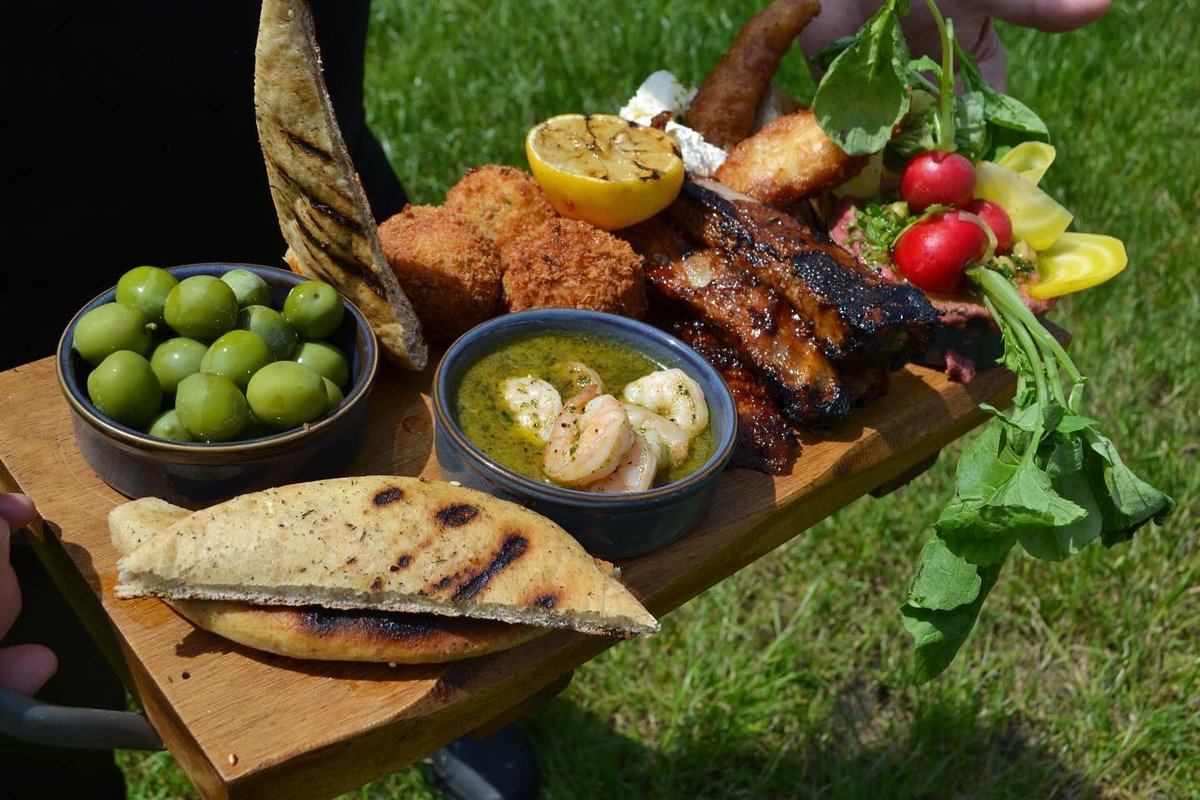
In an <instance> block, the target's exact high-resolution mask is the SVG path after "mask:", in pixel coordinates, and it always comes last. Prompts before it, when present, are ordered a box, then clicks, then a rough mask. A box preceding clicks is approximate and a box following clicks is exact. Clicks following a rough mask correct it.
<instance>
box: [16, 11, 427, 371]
mask: <svg viewBox="0 0 1200 800" xmlns="http://www.w3.org/2000/svg"><path fill="white" fill-rule="evenodd" d="M312 5H313V13H314V17H315V25H316V30H317V38H318V41H319V42H320V44H321V54H322V60H323V64H324V70H325V81H326V84H327V86H328V89H329V94H330V97H331V98H332V100H333V104H334V109H335V113H336V115H337V119H338V123H339V126H340V127H341V130H342V134H343V136H344V137H345V139H346V144H347V147H348V148H349V150H350V153H351V157H352V158H353V159H354V162H355V165H356V167H357V169H358V171H359V174H360V175H361V177H362V179H363V184H364V187H365V189H366V191H367V195H368V197H369V198H370V199H371V203H372V205H373V207H374V211H375V213H376V216H377V217H378V218H379V219H383V218H386V217H387V216H390V215H391V214H393V213H395V212H396V211H399V210H400V209H401V208H403V206H404V204H405V202H406V198H405V195H404V190H403V189H402V188H401V186H400V183H399V181H398V180H397V178H396V176H395V174H394V172H393V171H392V169H391V167H390V166H389V164H388V161H387V158H386V156H385V155H384V153H383V150H382V148H381V147H380V145H379V143H378V142H377V141H376V139H375V138H374V136H372V134H371V132H370V130H369V129H368V128H367V126H366V118H365V112H364V109H363V54H364V49H365V45H366V34H367V24H368V21H369V5H370V3H369V0H314V2H313V4H312ZM259 10H260V4H258V3H252V2H246V0H210V1H209V2H204V3H196V2H168V3H164V2H161V1H160V0H127V1H126V2H121V3H83V2H69V3H66V4H57V3H19V4H16V5H15V6H14V7H13V8H11V9H9V10H8V11H7V12H6V14H5V17H6V19H5V24H4V25H3V26H2V27H0V65H2V72H0V74H2V75H3V76H4V77H3V80H2V81H0V103H2V105H0V107H2V108H4V110H5V119H6V124H5V128H6V136H5V139H6V141H8V143H9V144H8V145H7V147H6V148H5V151H6V152H5V155H6V156H7V158H6V164H5V169H4V173H5V177H4V178H3V180H2V181H0V220H3V222H2V223H0V224H2V225H3V238H4V244H5V247H4V250H5V255H6V259H5V260H6V262H7V263H5V265H4V268H3V270H2V271H0V274H3V275H4V278H3V287H2V288H0V315H2V316H0V319H3V320H4V321H5V322H6V323H7V324H8V325H9V326H10V327H9V335H6V336H5V337H4V340H3V345H2V346H0V369H8V368H10V367H12V366H16V365H17V364H20V363H24V362H26V361H30V360H33V359H35V358H41V357H42V356H46V355H49V354H51V353H52V352H53V350H54V348H55V346H56V345H57V341H58V336H59V334H60V333H61V332H62V329H63V328H64V327H66V324H67V322H69V320H70V316H71V314H73V313H74V312H75V311H76V310H77V309H78V308H79V307H80V306H82V305H83V304H84V303H86V302H87V301H88V300H89V299H91V298H92V297H94V296H95V295H97V294H99V293H100V292H102V291H103V290H105V289H106V288H108V287H110V286H112V285H113V284H115V283H116V281H117V278H119V277H120V275H121V273H123V272H124V271H125V270H127V269H129V268H131V267H135V266H137V265H139V264H153V265H155V266H162V267H169V266H176V265H179V264H189V263H195V262H199V261H241V262H250V263H259V264H272V265H278V266H282V260H281V259H282V255H283V252H284V250H285V249H286V245H285V244H284V242H283V237H282V235H281V234H280V232H279V223H278V221H277V220H276V217H275V210H274V206H273V205H272V203H271V196H270V191H269V189H268V187H267V176H266V168H265V167H264V165H263V159H262V154H261V152H260V150H259V145H258V134H257V131H256V130H255V126H254V44H255V39H256V36H257V31H258V15H259ZM22 311H31V312H32V313H33V314H34V315H35V323H34V324H33V325H29V324H25V325H22V326H21V328H20V334H19V335H13V334H14V333H15V331H16V330H17V329H16V328H14V327H11V326H12V325H13V323H14V322H15V319H17V318H18V315H19V314H20V312H22Z"/></svg>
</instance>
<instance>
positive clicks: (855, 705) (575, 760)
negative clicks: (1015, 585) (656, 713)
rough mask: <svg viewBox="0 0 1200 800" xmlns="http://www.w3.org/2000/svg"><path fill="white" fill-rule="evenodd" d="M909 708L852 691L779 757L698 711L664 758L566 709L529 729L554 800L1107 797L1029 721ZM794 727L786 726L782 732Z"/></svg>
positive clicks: (882, 691)
mask: <svg viewBox="0 0 1200 800" xmlns="http://www.w3.org/2000/svg"><path fill="white" fill-rule="evenodd" d="M899 705H901V703H899V702H893V700H892V699H891V697H890V693H889V691H888V689H887V687H885V686H883V685H882V684H874V685H867V684H865V683H856V684H852V685H850V686H848V687H846V688H845V689H844V690H843V691H842V692H841V693H840V694H839V695H838V698H837V700H836V701H835V703H834V707H833V710H832V711H831V712H830V713H829V714H828V715H827V716H826V717H825V718H824V719H820V720H817V719H812V720H809V721H807V722H805V723H804V724H805V727H804V728H803V729H801V730H799V731H798V732H797V734H796V736H795V738H793V739H792V740H791V741H790V742H789V744H788V746H786V747H785V748H782V749H778V750H775V749H772V748H771V746H770V744H769V743H770V742H771V741H779V740H780V739H781V738H785V737H784V736H783V735H782V732H781V731H779V730H775V731H771V732H767V733H762V734H760V733H759V732H757V731H755V730H750V729H747V728H746V727H743V726H741V725H739V723H738V720H737V717H736V710H734V711H733V712H732V713H731V712H730V711H729V710H728V709H719V710H718V709H713V710H711V711H700V712H698V713H697V715H696V719H695V720H694V724H693V726H692V727H691V729H690V730H689V731H688V732H686V733H685V734H682V735H677V736H676V737H675V738H674V739H673V740H671V741H668V742H664V743H663V745H662V746H661V747H660V748H659V749H655V748H652V747H647V746H645V745H643V744H641V743H639V742H637V741H634V740H633V739H631V738H629V737H627V736H625V735H622V734H620V733H617V732H615V731H614V730H612V728H611V727H610V726H609V725H608V724H607V723H606V721H605V720H604V719H599V718H597V717H595V716H593V715H592V714H590V713H587V712H584V711H582V710H580V709H579V708H578V707H577V706H575V705H573V704H572V703H571V702H569V701H567V700H563V699H561V698H560V699H558V700H555V701H553V702H552V703H550V704H548V705H547V706H545V707H544V708H543V709H542V710H541V711H539V712H538V713H537V714H535V715H534V716H533V717H530V718H529V719H527V720H526V721H525V722H524V727H525V730H526V731H527V732H528V733H529V734H530V736H531V737H532V739H533V741H534V745H535V747H536V748H537V751H538V756H539V760H540V763H541V766H542V772H543V788H544V791H545V794H546V796H548V797H560V798H564V797H638V798H679V797H696V798H699V797H703V798H734V797H737V798H743V797H750V798H808V797H819V798H822V800H826V799H837V800H840V799H841V798H863V799H864V800H865V799H866V798H871V799H874V798H906V799H909V800H959V799H962V800H966V799H967V798H971V799H972V800H973V799H974V798H1022V799H1024V798H1048V797H1056V798H1070V799H1071V800H1092V799H1093V798H1095V799H1096V800H1098V799H1099V798H1101V797H1102V796H1103V795H1102V793H1101V791H1100V789H1099V788H1098V787H1097V786H1095V785H1094V784H1092V783H1090V782H1089V781H1088V780H1087V778H1086V777H1085V776H1084V775H1083V774H1081V773H1080V772H1079V771H1078V770H1077V769H1075V768H1073V767H1072V766H1071V765H1069V764H1067V763H1064V761H1063V760H1062V758H1060V755H1061V754H1060V753H1058V752H1054V751H1053V750H1052V749H1051V748H1050V746H1049V745H1048V744H1047V743H1043V742H1041V741H1039V740H1040V739H1041V738H1043V737H1041V736H1040V735H1039V732H1038V731H1037V730H1036V729H1034V728H1033V727H1032V726H1031V725H1030V724H1029V723H1027V722H1026V721H1025V720H1024V719H1022V718H1021V717H1019V716H1006V717H987V716H983V715H980V714H979V713H978V709H977V708H976V707H974V706H962V705H957V704H955V703H954V702H953V701H949V700H946V699H945V698H944V697H942V698H938V699H937V700H934V701H932V702H930V701H929V700H928V699H926V700H922V701H919V702H918V706H917V707H916V709H901V708H898V707H897V706H899ZM802 715H803V711H802V710H801V711H798V716H802ZM616 716H617V718H618V719H619V718H620V716H621V715H620V714H619V713H618V714H617V715H616ZM787 724H788V721H784V720H781V721H780V723H779V727H781V728H782V727H783V726H785V725H787Z"/></svg>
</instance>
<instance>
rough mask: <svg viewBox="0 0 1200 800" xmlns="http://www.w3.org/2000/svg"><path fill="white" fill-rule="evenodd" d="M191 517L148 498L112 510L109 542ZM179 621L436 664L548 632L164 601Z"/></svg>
mask: <svg viewBox="0 0 1200 800" xmlns="http://www.w3.org/2000/svg"><path fill="white" fill-rule="evenodd" d="M191 513H192V512H190V511H188V510H187V509H186V508H180V507H179V506H175V505H171V504H170V503H167V502H165V501H163V500H158V499H156V498H153V497H150V498H145V499H143V500H139V501H138V502H136V503H126V504H124V505H122V506H118V507H117V508H115V509H113V512H112V514H111V515H110V516H109V528H110V530H111V533H112V541H113V544H114V545H116V547H117V549H118V550H120V551H121V552H122V553H127V552H129V551H131V550H133V549H134V548H136V547H137V546H138V545H140V544H141V543H142V542H144V541H147V540H149V539H151V538H153V537H154V536H155V535H156V534H157V533H158V532H160V531H163V530H166V529H167V528H169V527H170V526H171V525H174V524H175V523H177V522H179V521H180V520H182V519H184V518H186V517H187V516H188V515H189V514H191ZM167 603H168V604H169V605H170V606H171V607H172V608H173V609H175V611H176V612H178V613H179V615H180V616H182V617H183V618H184V619H186V620H188V621H190V622H191V623H192V624H194V625H196V626H197V627H199V628H203V629H204V630H207V631H211V632H213V633H215V634H217V635H218V636H223V637H224V638H226V639H229V640H231V641H234V642H237V643H238V644H241V645H245V646H247V647H252V648H254V649H256V650H264V651H266V652H268V653H275V654H277V655H281V656H290V657H292V658H303V659H315V660H320V661H374V662H386V663H391V664H436V663H442V662H446V661H458V660H460V659H464V658H473V657H475V656H481V655H485V654H487V653H494V652H497V651H500V650H506V649H508V648H510V647H515V646H516V645H518V644H521V643H523V642H527V641H529V640H530V639H533V638H535V637H537V636H539V635H541V634H543V633H545V632H546V631H547V630H548V629H546V628H538V627H534V626H532V625H510V624H509V623H507V622H493V621H492V620H483V619H470V618H468V617H447V616H443V615H440V614H406V613H404V612H402V611H376V610H372V609H329V608H322V607H321V606H261V605H254V604H252V603H239V602H236V601H233V600H168V601H167Z"/></svg>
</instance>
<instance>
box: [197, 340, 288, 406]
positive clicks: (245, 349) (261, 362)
mask: <svg viewBox="0 0 1200 800" xmlns="http://www.w3.org/2000/svg"><path fill="white" fill-rule="evenodd" d="M274 360H275V354H274V353H272V352H271V346H270V345H269V344H267V340H266V339H264V338H263V337H261V336H259V335H258V334H257V333H255V332H254V331H243V330H239V329H236V328H235V329H234V330H231V331H229V332H228V333H224V334H221V338H219V339H217V340H216V341H215V342H213V343H212V345H211V346H210V347H209V348H208V352H206V353H205V354H204V358H203V359H202V360H201V362H200V369H201V370H203V371H204V372H213V373H216V374H217V375H224V376H225V377H226V378H229V380H231V381H233V382H234V383H236V384H237V387H238V388H239V389H241V390H242V391H245V390H246V384H248V383H250V376H251V375H253V374H254V373H256V372H258V371H259V370H260V369H262V368H263V367H265V366H266V365H267V364H270V363H271V362H272V361H274Z"/></svg>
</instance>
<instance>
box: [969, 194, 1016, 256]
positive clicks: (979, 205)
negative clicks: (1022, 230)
mask: <svg viewBox="0 0 1200 800" xmlns="http://www.w3.org/2000/svg"><path fill="white" fill-rule="evenodd" d="M967 211H970V212H971V213H972V214H974V215H975V216H977V217H979V218H980V219H982V220H983V221H984V222H986V223H987V224H988V227H989V228H991V229H992V233H994V234H996V252H997V253H999V254H1000V255H1004V254H1005V253H1007V252H1008V251H1009V250H1012V220H1011V219H1010V218H1009V216H1008V212H1007V211H1005V210H1004V207H1003V206H1001V205H1000V204H999V203H993V202H992V201H991V200H972V201H971V204H970V205H968V206H967Z"/></svg>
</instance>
